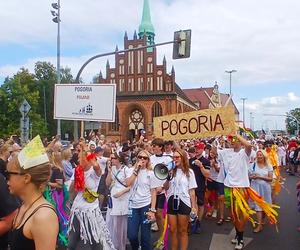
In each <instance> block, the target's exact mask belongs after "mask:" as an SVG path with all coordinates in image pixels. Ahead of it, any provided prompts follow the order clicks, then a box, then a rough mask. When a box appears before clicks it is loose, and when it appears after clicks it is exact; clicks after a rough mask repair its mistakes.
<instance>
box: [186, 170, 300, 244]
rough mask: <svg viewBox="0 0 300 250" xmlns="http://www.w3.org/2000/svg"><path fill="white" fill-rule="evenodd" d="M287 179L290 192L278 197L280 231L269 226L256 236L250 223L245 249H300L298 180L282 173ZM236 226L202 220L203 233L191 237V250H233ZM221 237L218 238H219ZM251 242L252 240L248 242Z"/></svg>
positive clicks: (282, 192) (245, 234)
mask: <svg viewBox="0 0 300 250" xmlns="http://www.w3.org/2000/svg"><path fill="white" fill-rule="evenodd" d="M283 175H284V177H286V182H285V186H286V188H287V189H288V190H289V191H290V193H288V192H287V191H286V190H282V191H281V193H280V195H279V196H278V202H277V203H279V205H280V206H281V208H280V211H279V224H278V229H279V232H278V233H277V232H276V229H275V227H274V226H270V225H266V226H265V228H264V230H263V231H262V232H261V233H259V234H255V233H253V232H252V230H253V229H252V228H251V224H250V223H248V225H247V229H246V232H245V233H244V237H246V238H250V239H252V240H251V242H250V243H249V244H248V245H246V247H245V248H244V249H246V250H260V249H263V250H268V249H270V250H271V249H272V250H299V249H300V232H297V227H299V226H300V213H298V212H297V207H296V202H297V201H296V190H295V185H296V182H297V180H299V178H298V177H295V176H289V175H285V174H283ZM232 230H233V226H232V225H231V224H230V223H225V224H223V225H222V226H216V225H215V220H214V219H209V220H208V219H206V220H204V221H203V232H202V233H201V234H200V235H192V236H191V237H190V244H189V250H199V249H201V250H202V249H209V250H227V249H234V247H233V245H231V243H230V240H231V237H230V236H229V234H230V233H231V232H232V233H233V231H232ZM216 234H218V235H216ZM248 241H249V239H248Z"/></svg>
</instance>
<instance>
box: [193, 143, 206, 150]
mask: <svg viewBox="0 0 300 250" xmlns="http://www.w3.org/2000/svg"><path fill="white" fill-rule="evenodd" d="M195 148H196V149H204V148H205V144H204V143H203V142H200V143H197V144H196V145H195Z"/></svg>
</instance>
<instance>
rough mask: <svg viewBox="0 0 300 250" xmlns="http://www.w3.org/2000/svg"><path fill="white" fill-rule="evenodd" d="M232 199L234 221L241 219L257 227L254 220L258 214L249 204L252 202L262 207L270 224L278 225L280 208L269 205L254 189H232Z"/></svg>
mask: <svg viewBox="0 0 300 250" xmlns="http://www.w3.org/2000/svg"><path fill="white" fill-rule="evenodd" d="M230 198H231V214H232V216H233V219H234V221H239V220H241V219H247V220H249V221H250V222H251V223H252V225H253V226H255V220H254V219H253V218H252V217H253V215H254V214H256V212H255V211H254V210H253V209H251V208H250V206H249V204H248V202H249V200H252V201H253V202H255V203H256V204H257V205H258V206H260V207H261V208H262V210H263V212H264V213H265V214H266V216H267V217H268V219H269V221H270V224H277V217H278V212H277V211H276V210H275V209H278V208H279V206H277V205H274V204H270V203H267V202H266V201H265V200H264V199H263V198H262V197H261V196H260V195H259V194H258V193H257V192H256V191H255V190H253V189H252V188H250V187H248V188H236V187H234V188H230Z"/></svg>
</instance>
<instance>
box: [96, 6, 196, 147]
mask: <svg viewBox="0 0 300 250" xmlns="http://www.w3.org/2000/svg"><path fill="white" fill-rule="evenodd" d="M154 37H155V32H154V27H153V25H152V23H151V16H150V9H149V3H148V0H145V1H144V7H143V17H142V22H141V24H140V26H139V32H138V34H136V32H135V33H134V35H133V39H129V38H128V35H127V33H125V35H124V49H132V48H138V47H142V46H146V45H153V44H154ZM116 51H118V48H116ZM167 71H168V69H167V61H166V58H165V57H164V58H163V61H162V64H158V62H157V54H156V48H155V47H152V48H144V49H140V50H135V51H129V52H125V53H116V55H115V66H114V67H111V66H110V64H109V62H108V61H107V65H106V78H103V76H102V73H101V72H100V76H99V83H103V84H105V83H115V84H116V87H117V96H116V99H117V106H116V117H115V122H114V123H103V124H102V126H101V133H102V134H105V135H106V137H107V138H109V139H110V140H121V141H124V140H127V139H130V140H133V139H134V138H137V137H139V135H140V133H141V131H142V130H143V131H145V132H146V136H147V137H151V135H152V131H153V127H152V126H153V125H152V124H153V118H154V117H157V116H162V115H170V114H175V113H178V112H179V113H181V112H187V111H192V110H196V109H197V106H196V105H195V104H194V103H193V102H192V101H191V100H190V99H189V98H187V96H186V95H185V94H184V92H183V91H182V90H181V89H180V87H179V86H178V85H177V84H176V82H175V70H174V68H173V67H172V70H171V73H170V74H169V73H167Z"/></svg>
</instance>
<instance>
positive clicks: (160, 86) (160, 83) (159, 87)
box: [157, 76, 163, 91]
mask: <svg viewBox="0 0 300 250" xmlns="http://www.w3.org/2000/svg"><path fill="white" fill-rule="evenodd" d="M157 90H158V91H161V90H163V79H162V77H161V76H158V77H157Z"/></svg>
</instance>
